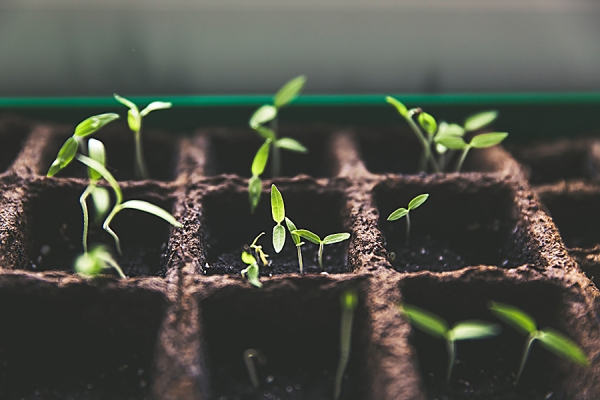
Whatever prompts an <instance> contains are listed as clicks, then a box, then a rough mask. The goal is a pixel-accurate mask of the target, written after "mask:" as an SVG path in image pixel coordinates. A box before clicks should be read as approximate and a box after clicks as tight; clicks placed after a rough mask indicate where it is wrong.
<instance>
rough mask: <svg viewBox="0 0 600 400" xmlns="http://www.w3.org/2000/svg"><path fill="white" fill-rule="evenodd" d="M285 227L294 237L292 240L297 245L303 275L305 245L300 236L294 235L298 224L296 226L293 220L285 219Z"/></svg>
mask: <svg viewBox="0 0 600 400" xmlns="http://www.w3.org/2000/svg"><path fill="white" fill-rule="evenodd" d="M285 225H286V226H287V228H288V231H290V235H291V236H292V240H293V241H294V244H295V245H296V249H297V251H298V265H299V266H300V273H303V272H304V271H303V263H302V246H303V245H304V242H303V241H302V240H301V239H300V236H299V235H297V234H296V233H293V232H294V231H295V230H296V229H298V228H296V224H294V223H293V222H292V220H291V219H289V218H288V217H285Z"/></svg>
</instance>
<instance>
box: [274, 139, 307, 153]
mask: <svg viewBox="0 0 600 400" xmlns="http://www.w3.org/2000/svg"><path fill="white" fill-rule="evenodd" d="M275 146H277V147H280V148H282V149H286V150H290V151H295V152H296V153H308V149H307V148H306V147H304V145H303V144H302V143H300V142H298V141H297V140H295V139H292V138H287V137H284V138H281V139H279V140H277V141H276V142H275Z"/></svg>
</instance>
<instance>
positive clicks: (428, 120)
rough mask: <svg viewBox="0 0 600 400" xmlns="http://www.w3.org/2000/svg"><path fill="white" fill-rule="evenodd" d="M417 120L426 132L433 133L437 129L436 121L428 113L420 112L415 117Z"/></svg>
mask: <svg viewBox="0 0 600 400" xmlns="http://www.w3.org/2000/svg"><path fill="white" fill-rule="evenodd" d="M417 120H418V121H419V125H421V128H423V130H424V131H425V132H427V133H428V134H430V135H433V134H434V133H435V132H436V131H437V122H436V121H435V118H433V116H431V115H430V114H427V113H426V112H422V113H420V114H419V116H418V117H417Z"/></svg>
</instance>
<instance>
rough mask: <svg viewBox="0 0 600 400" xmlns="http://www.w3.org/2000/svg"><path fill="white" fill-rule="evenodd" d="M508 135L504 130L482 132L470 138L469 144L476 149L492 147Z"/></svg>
mask: <svg viewBox="0 0 600 400" xmlns="http://www.w3.org/2000/svg"><path fill="white" fill-rule="evenodd" d="M507 136H508V133H506V132H494V133H484V134H483V135H477V136H475V137H474V138H473V139H471V143H470V146H471V147H474V148H476V149H483V148H486V147H492V146H495V145H497V144H498V143H500V142H501V141H503V140H504V139H505V138H506V137H507Z"/></svg>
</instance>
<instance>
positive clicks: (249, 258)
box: [242, 251, 256, 265]
mask: <svg viewBox="0 0 600 400" xmlns="http://www.w3.org/2000/svg"><path fill="white" fill-rule="evenodd" d="M242 261H243V262H244V264H248V265H252V264H256V258H254V256H253V255H252V254H250V253H248V252H246V251H243V252H242Z"/></svg>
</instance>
